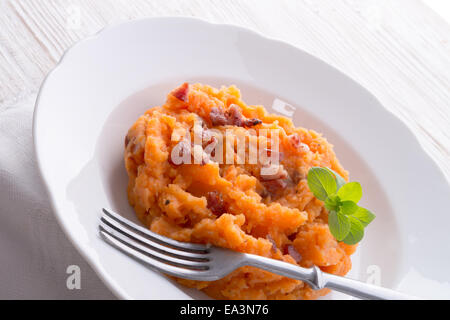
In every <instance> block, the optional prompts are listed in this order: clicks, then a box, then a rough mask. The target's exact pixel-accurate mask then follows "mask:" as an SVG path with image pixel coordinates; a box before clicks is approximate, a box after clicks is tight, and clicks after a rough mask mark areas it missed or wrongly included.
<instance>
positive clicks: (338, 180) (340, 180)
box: [325, 168, 347, 190]
mask: <svg viewBox="0 0 450 320" xmlns="http://www.w3.org/2000/svg"><path fill="white" fill-rule="evenodd" d="M325 169H327V170H328V171H330V172H331V173H332V174H334V176H335V180H336V185H337V189H338V190H339V189H340V188H341V187H342V186H343V185H344V184H346V183H347V182H346V181H345V180H344V178H342V176H341V175H340V174H339V173H337V172H336V171H334V170H333V169H330V168H325Z"/></svg>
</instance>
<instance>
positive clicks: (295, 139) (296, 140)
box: [288, 133, 309, 152]
mask: <svg viewBox="0 0 450 320" xmlns="http://www.w3.org/2000/svg"><path fill="white" fill-rule="evenodd" d="M288 138H289V141H290V142H291V143H292V145H293V146H294V147H295V148H296V149H298V150H299V151H301V152H308V151H309V146H308V145H307V144H305V143H303V142H302V141H301V140H300V137H299V136H298V134H297V133H293V134H291V135H289V136H288Z"/></svg>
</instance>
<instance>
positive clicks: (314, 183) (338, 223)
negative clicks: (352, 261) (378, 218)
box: [308, 167, 375, 244]
mask: <svg viewBox="0 0 450 320" xmlns="http://www.w3.org/2000/svg"><path fill="white" fill-rule="evenodd" d="M308 186H309V189H310V190H311V192H312V193H313V194H314V196H315V197H316V198H317V199H319V200H322V201H323V202H324V203H325V208H327V209H328V211H329V214H328V226H329V228H330V232H331V234H332V235H333V236H334V237H335V238H336V240H338V241H343V242H344V243H346V244H356V243H358V242H359V241H361V239H362V238H363V236H364V228H365V227H367V225H368V224H369V223H370V222H372V220H373V219H375V215H374V214H373V213H372V212H370V211H369V210H367V209H365V208H362V207H360V206H358V205H357V203H358V201H359V200H360V199H361V197H362V188H361V185H360V184H359V182H348V183H347V182H345V180H344V178H342V177H341V176H340V175H339V174H338V173H336V172H335V171H333V170H331V169H329V168H325V167H324V168H321V167H312V168H311V169H309V171H308Z"/></svg>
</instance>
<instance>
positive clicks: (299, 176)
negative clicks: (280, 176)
mask: <svg viewBox="0 0 450 320" xmlns="http://www.w3.org/2000/svg"><path fill="white" fill-rule="evenodd" d="M291 179H292V182H293V183H294V184H298V183H299V182H300V181H301V180H303V179H306V176H305V175H304V174H303V173H300V172H298V171H297V170H294V172H293V173H292V174H291Z"/></svg>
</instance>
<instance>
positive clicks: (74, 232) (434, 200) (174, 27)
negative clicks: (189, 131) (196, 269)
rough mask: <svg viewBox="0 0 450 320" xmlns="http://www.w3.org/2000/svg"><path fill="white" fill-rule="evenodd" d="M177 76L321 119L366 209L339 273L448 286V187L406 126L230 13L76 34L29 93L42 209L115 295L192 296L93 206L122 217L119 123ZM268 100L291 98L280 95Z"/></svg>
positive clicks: (436, 291)
mask: <svg viewBox="0 0 450 320" xmlns="http://www.w3.org/2000/svg"><path fill="white" fill-rule="evenodd" d="M184 81H189V82H203V83H207V84H210V85H213V86H220V85H222V84H225V85H229V84H236V85H237V86H238V87H239V88H240V89H241V92H242V94H243V98H244V100H245V101H246V102H247V103H249V104H264V105H265V106H266V107H268V108H269V110H271V111H273V112H278V113H280V112H282V113H283V112H284V113H286V112H287V114H289V113H292V114H293V115H292V117H293V120H294V122H295V124H296V125H301V126H304V127H307V128H313V129H315V130H317V131H319V132H323V133H324V135H325V136H326V137H327V138H328V140H329V141H330V142H331V143H333V144H334V145H335V151H336V153H337V155H338V157H339V159H340V160H341V162H342V164H343V165H344V167H345V168H346V169H348V170H349V171H350V172H351V178H352V180H356V181H360V182H361V183H362V185H363V188H364V191H365V192H364V197H363V205H364V206H366V207H368V208H371V209H372V210H373V211H374V212H375V213H376V215H377V219H376V220H375V221H374V223H373V224H371V225H370V227H369V228H368V232H367V234H366V236H365V238H364V240H363V242H362V245H361V246H360V248H359V252H358V254H357V255H356V256H355V257H354V258H353V262H354V264H355V267H354V269H353V270H352V274H353V277H357V278H359V279H361V280H363V281H366V280H368V279H369V280H371V281H373V280H375V281H376V280H377V279H381V284H382V285H384V286H387V287H391V288H399V287H400V288H401V289H403V290H404V291H405V292H408V293H411V294H415V295H418V296H422V297H447V298H450V289H449V287H448V286H447V284H446V281H448V279H449V275H448V270H450V254H449V251H448V250H447V249H446V247H447V244H448V243H450V233H449V232H448V230H449V228H448V226H449V225H450V215H449V214H448V213H449V212H448V200H449V199H450V188H449V185H448V182H447V181H446V180H445V179H444V178H443V175H442V173H441V172H440V171H439V170H438V168H437V167H436V165H435V164H434V162H432V160H431V159H430V158H429V157H428V156H427V155H426V154H425V153H424V151H423V149H422V148H421V147H420V146H419V144H418V142H417V140H416V139H415V137H414V136H413V134H412V133H411V132H410V131H409V130H408V129H407V128H406V126H405V125H404V124H403V123H401V122H400V121H399V120H398V119H397V118H395V117H394V116H393V115H392V114H391V113H389V112H388V111H386V110H385V109H384V108H383V107H382V106H381V105H380V103H379V102H378V101H377V100H376V99H375V98H374V97H373V96H372V95H371V94H370V93H369V92H368V91H366V90H365V89H364V88H362V87H361V86H360V85H358V84H357V83H355V82H354V81H353V80H351V79H350V78H348V77H347V76H345V75H344V74H342V73H341V72H339V71H337V70H336V69H334V68H332V67H330V66H329V65H327V64H326V63H324V62H322V61H321V60H318V59H317V58H314V57H312V56H311V55H309V54H307V53H305V52H303V51H301V50H299V49H297V48H295V47H293V46H290V45H288V44H286V43H283V42H279V41H275V40H271V39H267V38H265V37H262V36H261V35H258V34H256V33H254V32H251V31H248V30H245V29H242V28H239V27H235V26H228V25H213V24H209V23H207V22H203V21H200V20H195V19H190V18H157V19H146V20H138V21H133V22H128V23H124V24H121V25H118V26H114V27H110V28H107V29H106V30H104V31H102V32H101V33H100V34H98V35H97V36H95V37H92V38H90V39H87V40H85V41H82V42H80V43H79V44H77V45H76V46H75V47H73V48H72V49H70V50H69V51H68V52H67V53H66V54H65V56H64V58H63V59H62V60H61V63H60V64H59V65H58V67H57V68H55V70H54V71H53V72H52V73H51V74H50V75H49V76H48V78H47V79H46V81H45V82H44V84H43V85H42V88H41V91H40V94H39V98H38V101H37V104H36V111H35V116H34V128H33V130H34V141H35V149H36V154H37V158H38V162H39V167H40V170H41V173H42V176H43V177H44V180H45V184H46V186H47V188H48V191H49V195H50V198H51V202H52V204H53V207H54V211H55V213H56V217H57V219H58V220H59V222H60V223H61V225H62V227H63V229H64V231H65V232H66V233H67V235H68V236H69V238H70V239H71V240H72V242H73V244H74V245H75V247H76V248H77V249H78V250H79V251H80V252H81V254H82V255H83V256H84V257H85V258H86V259H87V261H88V262H89V263H90V264H91V265H92V267H93V268H94V270H96V272H97V273H98V274H99V276H100V277H101V278H102V279H103V281H104V282H105V283H106V284H107V285H108V286H109V288H110V289H111V290H112V291H113V292H114V293H115V294H116V295H117V296H118V297H121V298H148V299H182V298H190V297H193V298H199V297H200V298H202V297H205V296H204V295H203V294H201V293H199V292H197V291H196V290H187V289H185V288H184V287H181V286H179V285H177V284H175V283H173V282H172V281H170V280H168V279H167V278H165V277H164V276H161V275H160V274H157V273H154V272H152V271H150V270H148V269H147V268H146V267H145V266H143V265H141V264H139V263H137V262H135V261H134V260H131V259H129V258H128V257H127V256H125V255H123V254H122V253H121V252H119V251H117V250H116V249H114V248H112V247H110V246H109V245H107V244H106V243H104V242H103V241H102V240H101V239H100V237H99V235H98V220H99V216H100V209H101V208H102V207H105V206H106V207H110V208H112V209H115V210H117V211H120V212H122V213H123V214H124V215H125V216H127V217H130V218H133V219H134V214H133V211H132V209H131V208H130V207H129V205H128V203H127V199H126V191H125V190H126V180H127V178H126V173H125V169H124V166H123V159H122V152H123V138H124V136H125V134H126V132H127V130H128V128H129V127H130V126H131V125H132V123H133V122H134V121H135V120H136V119H137V117H138V116H139V115H140V114H142V113H143V112H144V111H145V110H146V109H148V108H150V107H153V106H155V105H160V104H162V103H163V102H164V100H165V96H166V94H167V93H168V92H169V91H170V90H171V89H172V88H174V87H175V86H177V85H179V84H180V83H182V82H184ZM275 99H278V100H276V101H277V102H276V103H275V108H272V109H271V108H270V106H272V104H273V102H274V100H275ZM280 101H283V102H284V103H288V104H290V105H291V106H294V107H293V108H289V107H285V108H284V109H283V108H280V107H279V106H280V105H283V103H280ZM274 109H275V110H274ZM341 297H342V296H341Z"/></svg>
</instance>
